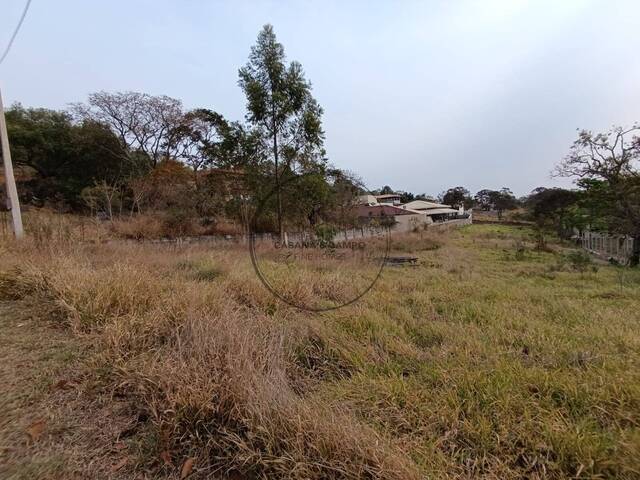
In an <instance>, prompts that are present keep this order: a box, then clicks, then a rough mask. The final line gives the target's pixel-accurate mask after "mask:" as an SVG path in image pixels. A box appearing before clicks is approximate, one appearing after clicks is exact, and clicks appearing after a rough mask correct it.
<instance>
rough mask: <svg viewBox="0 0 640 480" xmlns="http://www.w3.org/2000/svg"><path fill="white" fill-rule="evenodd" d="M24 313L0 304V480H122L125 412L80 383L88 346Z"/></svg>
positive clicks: (126, 454) (88, 383) (129, 415)
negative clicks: (122, 437)
mask: <svg viewBox="0 0 640 480" xmlns="http://www.w3.org/2000/svg"><path fill="white" fill-rule="evenodd" d="M29 311H30V309H29V306H28V305H26V304H25V303H24V302H0V384H1V385H2V389H1V390H0V409H1V411H2V416H1V419H0V477H2V478H10V479H16V480H17V479H32V478H38V479H81V478H128V477H127V475H126V472H127V467H128V466H129V467H132V466H133V463H134V461H133V460H132V459H131V453H130V452H131V450H132V449H131V446H130V445H129V444H127V442H126V441H125V440H124V439H121V438H120V437H121V436H122V435H121V433H122V432H123V431H126V429H127V428H128V426H130V424H131V422H132V421H133V419H135V416H134V412H132V408H131V406H130V404H129V403H128V402H127V401H125V400H122V399H113V398H111V397H110V396H108V395H106V394H105V392H101V391H98V386H97V385H96V383H95V379H89V377H88V376H87V375H85V367H83V365H84V361H85V359H86V358H87V356H88V354H89V353H90V350H91V343H90V341H89V339H79V338H77V337H74V336H72V335H71V334H70V333H69V332H68V331H66V330H63V329H61V328H60V327H59V326H55V324H54V323H53V322H52V323H46V322H45V323H44V324H43V323H42V319H36V318H35V317H33V316H31V315H30V314H29ZM125 460H126V461H125ZM129 471H130V470H129Z"/></svg>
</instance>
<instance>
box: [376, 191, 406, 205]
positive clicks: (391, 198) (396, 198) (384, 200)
mask: <svg viewBox="0 0 640 480" xmlns="http://www.w3.org/2000/svg"><path fill="white" fill-rule="evenodd" d="M401 198H402V197H400V195H397V194H395V193H389V194H386V195H376V200H377V201H378V203H380V204H383V205H400V204H401V203H402V202H401Z"/></svg>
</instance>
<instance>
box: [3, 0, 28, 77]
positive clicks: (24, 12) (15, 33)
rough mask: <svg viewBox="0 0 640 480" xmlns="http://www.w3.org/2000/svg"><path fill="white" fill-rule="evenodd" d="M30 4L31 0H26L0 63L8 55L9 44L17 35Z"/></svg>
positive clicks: (10, 44)
mask: <svg viewBox="0 0 640 480" xmlns="http://www.w3.org/2000/svg"><path fill="white" fill-rule="evenodd" d="M30 5H31V0H27V3H26V4H25V6H24V10H23V11H22V16H21V17H20V20H19V21H18V25H16V29H15V30H14V32H13V35H11V38H10V39H9V43H8V44H7V48H5V50H4V52H3V53H2V57H0V65H1V64H2V62H4V59H5V58H7V55H9V50H11V46H12V45H13V41H14V40H15V39H16V37H17V36H18V32H19V31H20V27H22V22H24V19H25V17H26V16H27V12H28V11H29V6H30Z"/></svg>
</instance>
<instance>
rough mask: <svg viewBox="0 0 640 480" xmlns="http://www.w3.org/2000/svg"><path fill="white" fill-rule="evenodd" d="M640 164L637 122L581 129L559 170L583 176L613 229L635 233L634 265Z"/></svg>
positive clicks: (639, 254)
mask: <svg viewBox="0 0 640 480" xmlns="http://www.w3.org/2000/svg"><path fill="white" fill-rule="evenodd" d="M639 166H640V125H633V126H632V127H630V128H622V127H614V128H612V129H611V130H609V131H608V132H605V133H597V134H594V133H592V132H590V131H587V130H582V131H580V132H579V133H578V139H577V140H576V141H575V142H574V143H573V145H572V146H571V148H570V150H569V154H568V155H567V156H566V157H565V158H564V160H563V161H562V162H561V163H560V164H559V165H558V167H557V168H556V171H555V174H556V175H557V176H563V177H574V178H578V179H579V182H581V185H582V186H583V187H586V189H585V191H586V197H587V199H588V201H590V203H591V205H590V206H591V208H592V211H593V213H596V212H598V213H599V214H600V218H601V220H603V221H604V223H605V224H606V225H607V227H608V230H609V231H611V232H613V233H623V234H626V235H631V236H633V238H634V252H633V255H632V257H631V264H632V265H638V264H639V263H640V169H639ZM589 199H590V200H589ZM596 202H600V203H599V204H598V205H596Z"/></svg>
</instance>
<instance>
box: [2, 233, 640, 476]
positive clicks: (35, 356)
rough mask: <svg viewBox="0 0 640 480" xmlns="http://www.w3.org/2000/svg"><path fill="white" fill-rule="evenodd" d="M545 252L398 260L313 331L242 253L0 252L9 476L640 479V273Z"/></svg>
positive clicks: (448, 246) (306, 315) (70, 241)
mask: <svg viewBox="0 0 640 480" xmlns="http://www.w3.org/2000/svg"><path fill="white" fill-rule="evenodd" d="M533 247H534V241H533V237H532V235H531V232H530V231H528V230H526V229H523V228H519V227H508V226H493V225H476V226H469V227H463V228H461V229H458V230H452V231H449V232H441V233H437V232H427V233H424V234H422V235H418V234H412V235H407V236H404V237H398V238H394V241H393V244H392V251H393V252H394V253H398V254H402V253H412V254H413V255H416V256H417V257H419V259H420V263H419V265H418V266H415V267H409V266H406V267H387V268H386V269H385V270H384V272H383V274H382V276H381V278H380V279H379V281H378V282H377V283H376V285H375V287H374V288H373V289H372V290H371V291H370V292H369V294H368V295H366V296H365V297H363V298H362V299H361V300H360V301H358V302H356V303H355V304H353V305H350V306H348V307H345V308H341V309H338V310H333V311H330V312H326V313H322V314H313V313H310V312H304V311H300V310H297V309H295V308H293V307H290V306H288V305H286V304H283V303H282V302H279V301H278V300H277V299H275V298H274V297H273V296H272V295H271V293H269V292H268V291H267V290H266V289H265V288H264V286H263V285H262V284H261V283H260V282H259V280H258V279H257V277H256V275H255V272H254V271H253V268H252V265H251V262H250V259H249V255H248V252H247V248H246V246H234V245H229V246H226V247H223V246H218V247H216V248H213V247H212V246H207V245H205V244H203V245H197V246H189V245H155V244H149V243H123V242H113V243H108V244H93V243H89V242H84V243H81V242H78V241H77V238H75V237H73V236H72V235H52V234H51V232H48V231H45V232H41V234H40V237H38V238H31V239H27V241H25V242H23V243H22V244H20V245H15V244H12V243H10V242H5V243H4V244H1V245H0V272H2V273H1V274H0V298H1V300H2V301H1V302H0V324H1V327H2V328H1V329H0V347H1V353H0V374H1V375H2V379H1V380H2V385H3V388H2V391H0V403H1V406H2V409H3V418H2V420H1V421H0V422H1V423H0V449H1V450H0V455H1V457H0V476H1V477H2V478H13V479H23V478H24V479H27V478H44V479H58V478H60V479H62V478H64V479H68V478H181V477H183V478H184V477H187V476H188V477H189V478H194V479H196V478H199V479H204V478H292V479H303V478H343V479H360V478H369V479H378V478H379V479H397V480H406V479H412V478H415V479H418V478H434V479H440V478H443V479H447V478H451V479H453V478H469V479H471V478H487V479H501V480H502V479H516V478H530V479H565V478H576V479H582V478H585V479H586V478H618V479H633V478H640V463H639V461H638V459H639V458H640V355H639V353H640V272H637V271H629V270H623V269H618V268H616V267H613V266H608V265H598V266H597V267H596V266H593V265H586V266H585V265H582V264H579V263H576V262H574V261H572V260H571V256H570V255H568V253H569V251H568V250H567V248H566V247H565V246H561V245H559V244H554V243H551V244H550V251H546V252H538V251H536V250H534V248H533ZM325 275H329V276H331V275H336V274H335V273H332V271H328V272H327V271H323V270H322V269H318V270H317V271H313V270H309V271H306V272H304V274H299V275H297V276H296V277H295V278H296V281H295V282H288V283H287V282H284V283H283V284H282V285H283V286H282V288H288V289H289V290H288V294H289V295H291V296H292V298H298V299H301V300H304V299H308V298H316V297H318V296H320V297H322V296H323V295H326V296H327V298H329V299H335V297H336V296H337V297H340V295H341V292H335V291H333V289H332V288H330V286H331V283H327V278H326V277H325ZM340 275H348V269H343V270H341V273H340ZM338 280H340V279H336V278H334V281H338Z"/></svg>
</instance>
